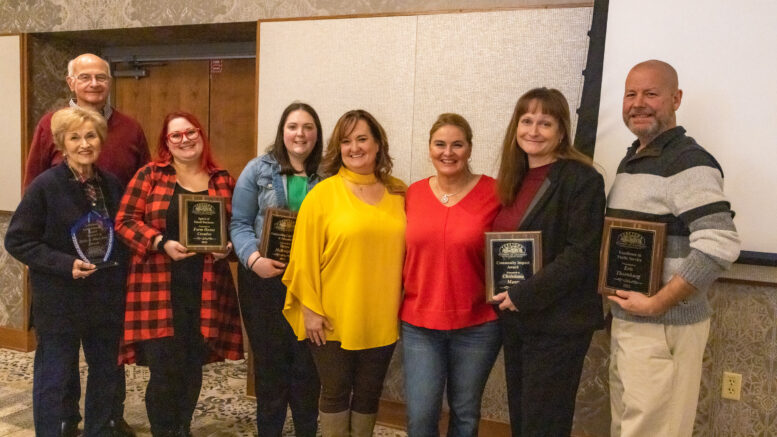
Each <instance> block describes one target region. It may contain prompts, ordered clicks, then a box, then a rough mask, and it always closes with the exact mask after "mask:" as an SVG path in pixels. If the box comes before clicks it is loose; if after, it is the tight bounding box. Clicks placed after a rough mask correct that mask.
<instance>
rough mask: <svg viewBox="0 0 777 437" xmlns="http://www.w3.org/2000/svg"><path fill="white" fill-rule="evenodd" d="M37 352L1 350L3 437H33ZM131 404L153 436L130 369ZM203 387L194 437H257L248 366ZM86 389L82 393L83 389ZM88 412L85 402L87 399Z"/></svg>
mask: <svg viewBox="0 0 777 437" xmlns="http://www.w3.org/2000/svg"><path fill="white" fill-rule="evenodd" d="M33 356H34V352H30V353H22V352H15V351H11V350H7V349H0V436H12V437H28V436H29V437H32V436H34V432H33V425H32V360H33ZM126 372H127V399H126V401H125V414H124V418H125V419H126V420H127V422H129V424H130V425H131V426H132V427H133V428H134V429H135V431H136V432H137V433H138V436H150V435H151V433H150V431H149V425H148V419H147V417H146V408H145V404H144V403H143V396H144V393H145V389H146V382H147V381H148V369H147V368H145V367H138V366H127V367H126ZM86 374H87V367H86V363H84V362H82V363H81V384H82V386H83V387H85V384H86ZM203 376H204V377H203V387H202V392H201V393H200V399H199V402H198V404H197V410H196V411H195V412H194V420H193V422H192V433H193V434H194V436H195V437H226V436H253V435H256V427H255V424H254V415H255V411H256V410H255V408H256V404H255V403H254V400H253V399H252V398H249V397H247V396H246V395H245V377H246V367H245V362H244V361H235V362H228V363H217V364H210V365H208V366H206V367H205V370H204V375H203ZM83 387H82V388H83ZM81 399H82V406H83V396H82V398H81ZM293 435H294V429H293V426H292V424H291V420H290V418H289V420H287V421H286V427H285V429H284V436H293ZM374 435H375V436H380V437H404V436H406V434H405V433H404V432H402V431H397V430H393V429H390V428H385V427H381V426H377V427H376V429H375V434H374Z"/></svg>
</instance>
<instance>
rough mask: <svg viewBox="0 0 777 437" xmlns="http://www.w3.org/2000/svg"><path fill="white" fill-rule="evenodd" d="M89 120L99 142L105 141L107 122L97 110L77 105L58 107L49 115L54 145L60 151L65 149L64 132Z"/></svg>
mask: <svg viewBox="0 0 777 437" xmlns="http://www.w3.org/2000/svg"><path fill="white" fill-rule="evenodd" d="M86 122H91V123H92V125H94V130H95V131H96V132H97V137H98V138H100V144H103V143H105V138H106V137H107V136H108V123H107V122H106V121H105V118H104V117H103V116H102V115H101V114H100V113H99V112H97V111H93V110H91V109H86V108H81V107H78V106H72V107H67V108H64V109H60V110H59V111H57V112H55V113H54V115H52V116H51V134H52V136H53V137H54V145H55V146H56V147H57V150H59V151H60V152H61V151H63V150H64V149H65V133H67V131H69V130H74V129H77V128H79V127H81V126H82V125H83V124H84V123H86Z"/></svg>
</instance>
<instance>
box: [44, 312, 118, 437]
mask: <svg viewBox="0 0 777 437" xmlns="http://www.w3.org/2000/svg"><path fill="white" fill-rule="evenodd" d="M36 337H37V340H38V347H37V349H36V351H35V365H34V371H33V401H32V402H33V404H32V405H33V417H34V422H35V435H36V436H40V437H47V436H52V437H58V436H59V434H60V423H61V422H62V421H63V420H71V419H72V416H73V410H72V408H71V407H72V405H71V404H70V402H69V399H68V394H67V388H68V387H67V386H68V383H69V381H70V375H72V374H73V373H75V374H76V375H78V353H79V349H80V347H81V345H83V348H84V355H85V357H86V363H87V364H88V366H89V376H88V377H87V382H86V400H85V413H84V416H85V417H86V420H85V422H84V435H85V436H86V437H90V436H103V435H107V434H108V433H109V430H108V423H109V421H110V420H111V418H112V408H113V401H114V399H115V397H116V391H117V387H118V385H119V381H123V380H124V371H123V369H122V368H120V367H119V366H118V365H116V361H117V358H118V354H119V339H120V338H121V326H120V325H97V326H90V327H88V328H86V329H84V330H83V332H64V333H41V332H38V333H37V334H36ZM79 386H80V384H79ZM75 413H76V414H78V405H77V404H76V410H75ZM78 417H79V418H80V414H78Z"/></svg>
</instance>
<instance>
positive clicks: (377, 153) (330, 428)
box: [283, 110, 406, 437]
mask: <svg viewBox="0 0 777 437" xmlns="http://www.w3.org/2000/svg"><path fill="white" fill-rule="evenodd" d="M391 167H392V163H391V157H390V156H389V153H388V141H387V139H386V133H385V131H384V130H383V127H381V125H380V124H379V123H378V122H377V120H375V118H374V117H373V116H372V115H370V114H369V113H368V112H366V111H364V110H354V111H349V112H346V113H345V114H344V115H343V116H342V117H340V120H338V121H337V125H335V128H334V131H333V132H332V137H331V139H330V140H329V146H328V147H327V151H326V154H325V156H324V161H323V162H322V164H321V169H322V170H321V171H322V173H324V174H325V175H332V176H331V177H329V178H327V179H325V180H323V181H322V182H320V183H319V184H318V185H316V187H315V188H313V189H312V190H311V191H310V193H309V194H308V195H307V197H306V198H305V201H304V202H303V203H302V207H301V208H300V211H299V216H298V217H297V225H296V228H295V231H294V240H293V243H292V248H291V259H290V260H289V264H288V268H287V269H286V273H285V275H284V276H283V283H284V284H286V286H287V287H288V293H287V296H286V305H285V308H284V310H283V313H284V315H285V316H286V319H287V320H288V321H289V324H290V325H291V327H292V328H293V329H294V332H295V333H296V334H297V337H298V338H299V339H300V340H303V339H306V338H307V339H309V340H310V342H309V345H310V348H311V351H312V353H313V359H314V361H315V362H316V367H317V369H318V374H319V378H320V379H321V399H320V401H319V409H320V418H321V431H322V433H323V435H324V437H328V436H338V437H340V436H348V435H351V436H371V435H372V429H373V427H374V425H375V415H376V413H377V411H378V399H379V398H380V392H381V389H382V387H383V378H384V377H385V376H386V370H387V369H388V365H389V361H390V360H391V354H392V353H393V351H394V346H395V344H396V341H397V337H398V323H397V313H398V310H399V303H400V294H401V290H402V262H403V258H404V251H405V241H404V233H405V210H404V203H405V202H404V192H405V188H406V187H405V184H403V183H402V181H400V180H399V179H396V178H394V177H392V176H391Z"/></svg>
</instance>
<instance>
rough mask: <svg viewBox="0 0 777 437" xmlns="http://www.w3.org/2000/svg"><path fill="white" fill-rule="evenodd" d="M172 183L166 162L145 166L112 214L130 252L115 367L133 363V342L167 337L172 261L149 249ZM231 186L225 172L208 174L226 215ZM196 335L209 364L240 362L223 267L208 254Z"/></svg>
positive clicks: (231, 289)
mask: <svg viewBox="0 0 777 437" xmlns="http://www.w3.org/2000/svg"><path fill="white" fill-rule="evenodd" d="M175 184H176V174H175V169H174V168H173V166H172V165H170V163H161V164H160V163H156V162H152V163H150V164H147V165H145V166H144V167H142V168H141V169H140V170H138V172H137V173H136V174H135V177H133V178H132V180H131V181H130V183H129V185H128V186H127V189H126V191H125V192H124V197H123V198H122V200H121V204H120V206H119V212H118V214H117V215H116V232H117V234H118V235H119V237H120V238H121V239H122V241H124V242H125V243H126V244H127V246H129V248H130V251H131V252H132V258H131V261H130V267H129V275H128V277H127V305H126V309H125V314H124V337H123V340H122V348H121V354H120V357H119V362H120V363H133V362H135V361H136V359H137V356H136V352H137V348H136V346H137V345H136V343H137V342H139V341H143V340H150V339H154V338H160V337H169V336H172V335H173V307H172V302H171V300H170V265H171V263H172V262H173V261H172V260H171V259H170V257H169V256H167V255H166V254H164V253H162V252H157V251H156V250H154V248H152V247H151V245H152V244H153V241H154V239H155V238H156V236H157V235H159V234H164V232H165V229H166V227H167V226H166V224H167V208H168V206H169V204H170V199H171V197H172V195H173V191H174V190H175ZM234 187H235V180H234V179H233V178H232V177H231V176H230V175H229V173H227V172H226V171H225V170H217V171H214V172H212V173H211V175H210V181H209V182H208V195H210V196H225V197H227V198H228V199H229V201H228V202H227V214H228V215H231V211H232V202H231V199H232V190H233V189H234ZM200 332H201V333H202V335H203V337H204V338H205V342H206V343H207V345H208V346H209V349H210V352H211V353H210V357H209V360H208V361H209V362H213V361H220V360H223V359H225V358H227V359H231V360H238V359H242V358H243V341H242V331H241V328H240V313H239V310H238V304H237V295H236V292H235V284H234V282H233V280H232V274H231V272H230V269H229V263H228V262H227V260H221V261H218V262H214V259H213V256H212V255H210V254H206V255H205V265H204V269H203V273H202V307H201V310H200Z"/></svg>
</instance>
